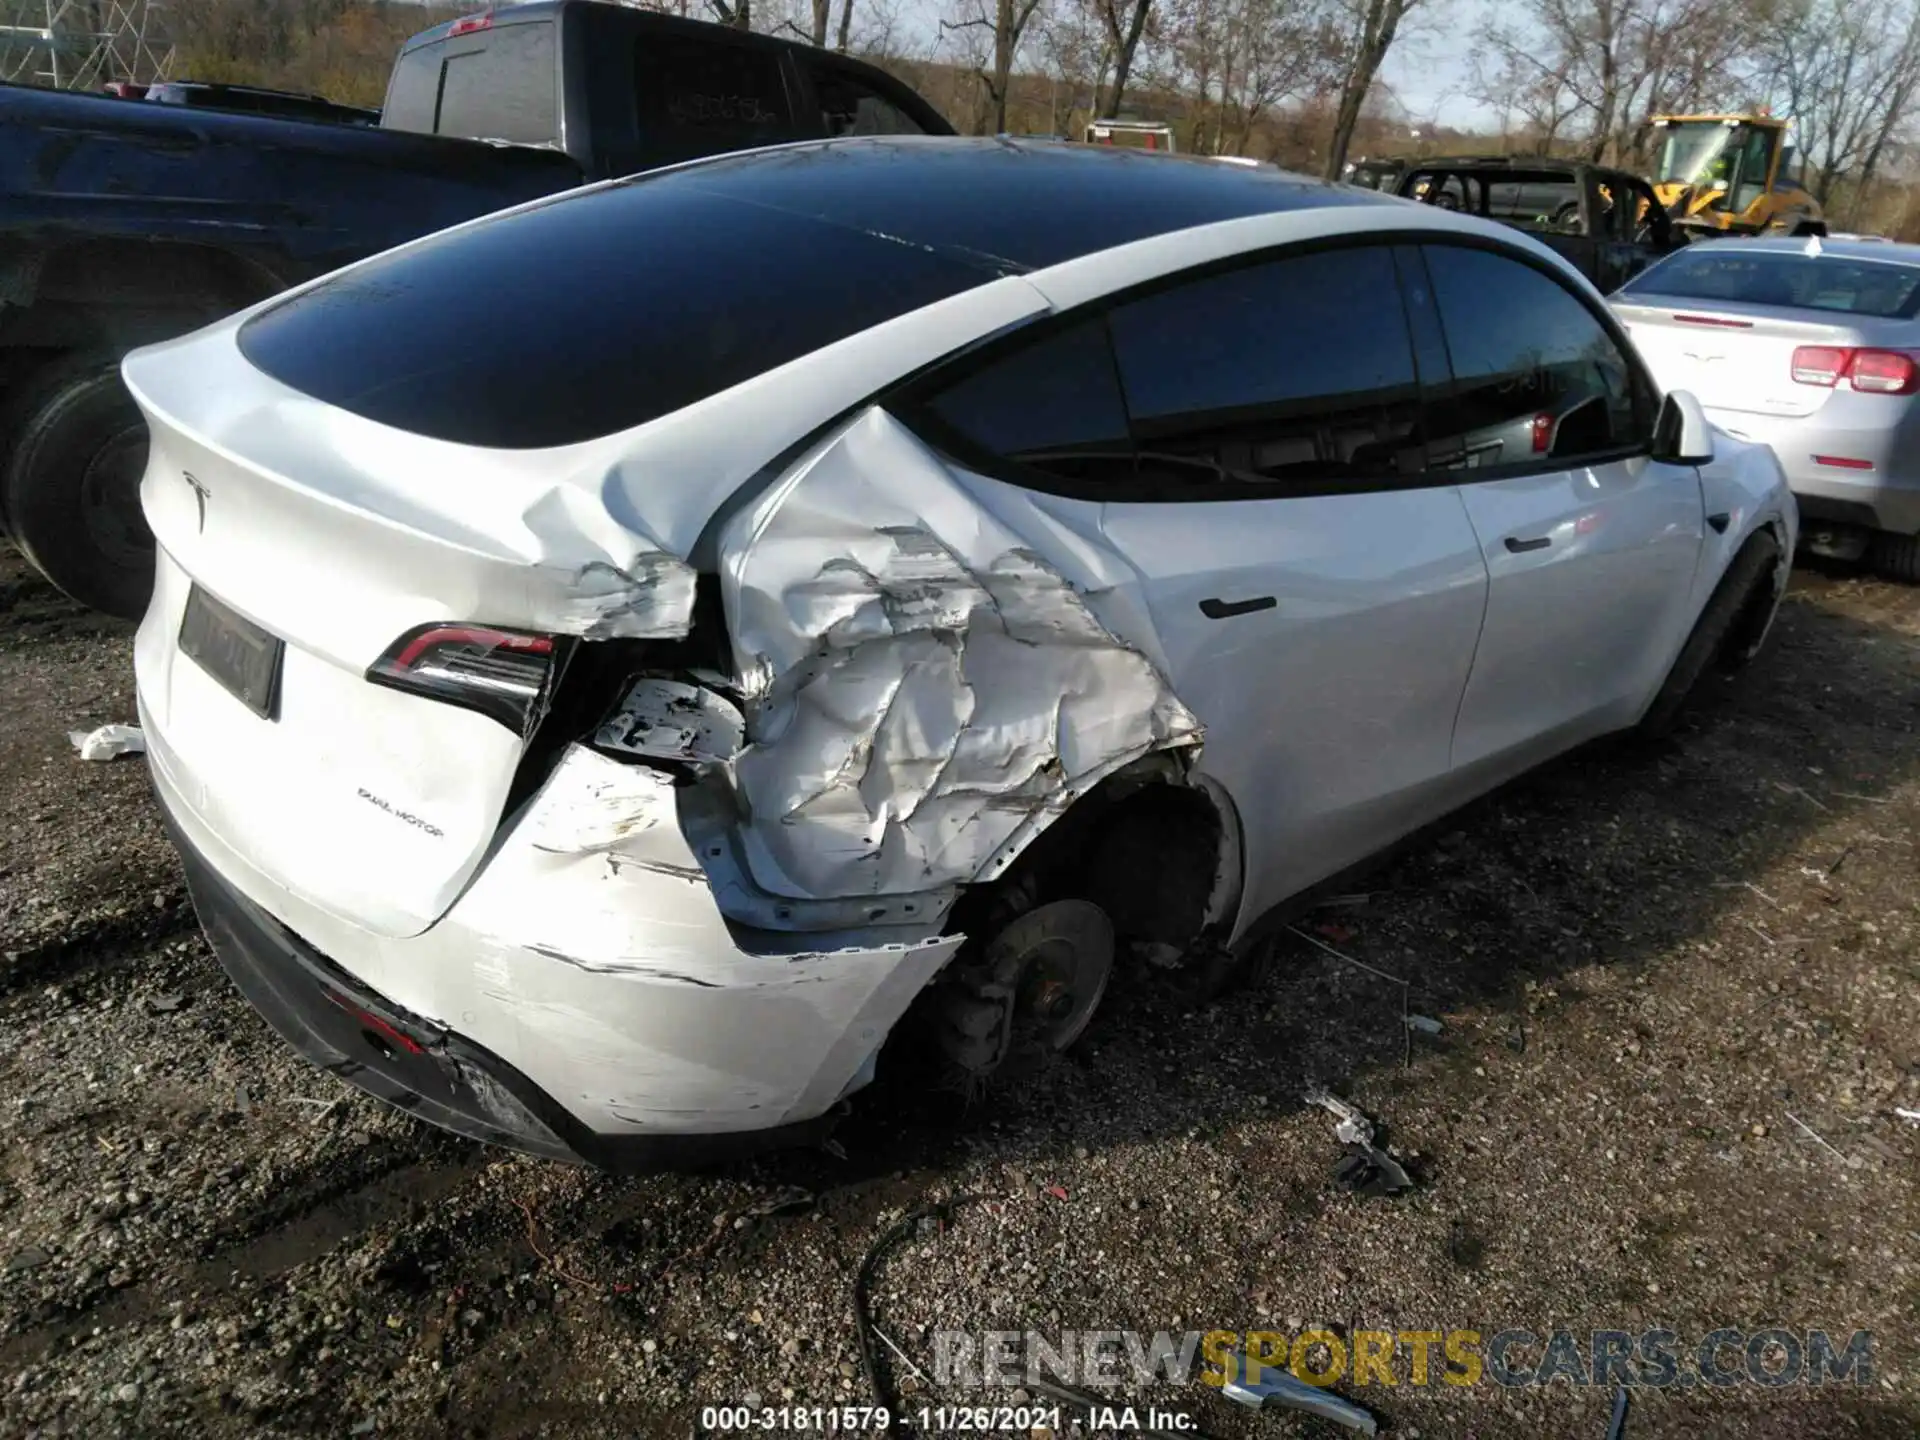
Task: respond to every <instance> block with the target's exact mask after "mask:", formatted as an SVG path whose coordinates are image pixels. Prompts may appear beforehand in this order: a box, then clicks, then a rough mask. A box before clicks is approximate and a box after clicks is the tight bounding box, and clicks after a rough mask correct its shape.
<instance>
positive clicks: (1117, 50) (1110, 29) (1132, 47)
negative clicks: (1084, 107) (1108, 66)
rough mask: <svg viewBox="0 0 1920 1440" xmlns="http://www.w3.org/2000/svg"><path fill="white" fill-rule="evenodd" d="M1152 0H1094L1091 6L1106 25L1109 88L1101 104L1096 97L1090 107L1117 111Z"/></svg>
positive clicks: (1111, 111)
mask: <svg viewBox="0 0 1920 1440" xmlns="http://www.w3.org/2000/svg"><path fill="white" fill-rule="evenodd" d="M1152 8H1153V0H1094V10H1095V12H1096V13H1097V14H1098V15H1099V17H1100V21H1101V23H1102V24H1103V25H1104V26H1105V27H1106V32H1107V43H1108V45H1109V46H1110V47H1111V51H1112V55H1113V89H1112V90H1110V91H1109V92H1108V93H1107V97H1106V103H1105V105H1104V106H1103V105H1101V103H1100V101H1099V97H1098V96H1096V97H1095V99H1094V108H1095V109H1096V110H1102V111H1103V112H1104V113H1105V114H1107V115H1118V114H1119V113H1120V101H1121V98H1122V97H1123V96H1124V95H1125V94H1126V93H1127V81H1128V80H1130V79H1131V78H1132V77H1133V58H1134V55H1135V54H1136V53H1137V52H1138V51H1139V49H1140V37H1141V36H1142V35H1143V34H1144V33H1146V28H1147V14H1148V12H1149V11H1150V10H1151V9H1152Z"/></svg>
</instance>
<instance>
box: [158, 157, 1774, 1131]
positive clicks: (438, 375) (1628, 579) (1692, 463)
mask: <svg viewBox="0 0 1920 1440" xmlns="http://www.w3.org/2000/svg"><path fill="white" fill-rule="evenodd" d="M125 375H126V379H127V383H128V385H129V386H130V387H131V388H132V391H133V393H134V395H135V396H136V397H137V398H138V400H139V402H140V404H141V407H142V409H143V410H144V411H145V413H146V415H147V418H148V421H149V423H150V426H151V429H152V433H153V445H152V458H151V461H150V465H149V469H148V471H147V474H146V477H145V480H144V484H143V490H142V498H143V502H144V505H145V508H146V512H147V515H148V518H149V519H150V521H151V522H152V526H153V530H154V533H155V535H156V536H157V537H158V541H159V561H158V575H157V584H156V587H155V591H154V597H153V602H152V608H151V609H150V610H149V612H148V614H147V617H146V620H145V623H144V625H143V626H142V627H141V630H140V635H139V640H138V645H137V650H136V668H137V674H138V681H139V693H140V708H141V716H142V720H143V722H144V724H145V727H146V735H147V743H148V747H149V754H150V759H151V765H152V770H153V776H154V780H155V783H156V786H157V788H158V792H159V796H160V800H161V803H162V806H163V808H164V810H165V812H166V815H167V817H168V819H169V822H170V824H171V826H172V827H173V830H174V833H175V836H176V838H177V840H178V843H179V846H180V849H181V853H182V855H183V857H184V859H185V864H186V869H187V874H188V878H189V880H190V882H191V886H192V892H193V896H194V900H195V904H196V906H197V908H198V910H199V914H200V916H201V919H202V921H203V923H204V925H205V927H206V929H207V931H208V933H209V935H210V937H211V939H212V942H213V945H214V948H215V950H216V952H217V953H218V955H219V956H220V958H221V960H222V962H223V963H224V965H225V966H226V967H227V969H228V970H229V971H230V972H231V974H232V975H233V977H234V979H235V980H236V981H237V982H238V984H239V985H240V987H241V989H242V990H243V991H244V992H245V993H246V994H247V995H248V996H249V997H250V999H251V1000H252V1001H253V1002H254V1004H255V1005H257V1006H258V1007H259V1009H260V1010H262V1011H263V1012H264V1013H265V1014H266V1016H267V1017H268V1019H269V1020H271V1021H272V1022H273V1024H274V1025H275V1026H276V1027H278V1028H279V1029H280V1031H281V1032H282V1033H283V1034H284V1035H285V1036H286V1037H287V1038H288V1039H289V1040H290V1041H291V1042H293V1043H294V1044H295V1045H297V1046H298V1047H299V1048H300V1050H301V1051H303V1052H304V1053H305V1054H306V1055H308V1056H309V1057H311V1058H312V1059H314V1060H315V1061H317V1062H319V1063H321V1064H323V1065H326V1066H327V1067H329V1068H331V1069H333V1070H335V1071H336V1072H337V1073H339V1074H341V1075H343V1076H344V1077H346V1078H348V1079H350V1080H352V1081H353V1082H355V1083H356V1084H359V1085H361V1086H363V1087H365V1088H367V1089H368V1090H370V1091H372V1092H373V1093H375V1094H377V1095H381V1096H383V1097H384V1098H386V1099H388V1100H391V1101H392V1102H394V1103H395V1104H398V1105H401V1106H404V1107H406V1108H408V1109H410V1110H412V1111H414V1112H415V1113H417V1114H419V1115H421V1116H422V1117H424V1118H426V1119H429V1120H432V1121H434V1122H436V1123H439V1124H442V1125H445V1126H448V1127H449V1128H452V1129H455V1130H458V1131H461V1132H463V1133H466V1134H469V1135H474V1136H478V1137H481V1138H483V1139H487V1140H490V1141H494V1142H497V1143H501V1144H506V1145H513V1146H517V1147H520V1148H523V1149H527V1150H532V1151H535V1152H538V1153H543V1154H548V1155H554V1156H563V1157H575V1158H583V1159H586V1160H588V1161H591V1162H594V1163H598V1164H603V1165H607V1166H612V1167H638V1166H646V1165H651V1164H656V1163H667V1162H673V1161H677V1160H681V1159H694V1158H697V1157H699V1156H701V1155H703V1154H706V1153H710V1152H715V1151H725V1150H737V1149H739V1148H741V1147H743V1146H751V1145H760V1144H766V1143H769V1142H772V1141H779V1140H788V1139H794V1138H799V1137H803V1136H808V1135H813V1134H816V1133H818V1132H819V1130H820V1129H821V1128H822V1127H824V1126H825V1125H827V1124H829V1123H831V1120H832V1117H833V1115H834V1113H835V1112H836V1111H837V1110H838V1108H839V1106H838V1102H839V1101H841V1099H842V1098H843V1097H845V1096H847V1095H849V1094H851V1093H852V1092H854V1091H855V1090H857V1089H858V1088H859V1087H860V1086H862V1085H863V1084H865V1083H866V1082H867V1081H868V1080H869V1079H870V1078H871V1076H872V1074H873V1070H874V1064H875V1059H876V1055H877V1054H878V1052H879V1051H880V1049H881V1046H882V1044H883V1042H885V1041H886V1040H887V1039H888V1038H889V1036H890V1035H891V1034H893V1033H894V1032H895V1031H896V1028H899V1029H900V1030H901V1031H902V1032H903V1033H913V1034H918V1035H923V1036H924V1037H925V1040H926V1044H925V1046H924V1047H923V1048H924V1049H925V1050H926V1051H927V1052H928V1053H932V1054H937V1055H939V1056H940V1057H942V1060H943V1063H944V1064H945V1065H947V1066H948V1067H950V1068H951V1069H952V1070H954V1071H956V1072H958V1074H959V1076H960V1077H961V1078H963V1079H973V1078H979V1077H984V1076H987V1075H990V1074H993V1073H995V1072H996V1071H1004V1070H1005V1069H1006V1068H1007V1067H1010V1066H1019V1065H1021V1064H1024V1063H1027V1062H1029V1061H1031V1059H1032V1058H1033V1057H1035V1056H1044V1055H1045V1054H1047V1053H1049V1052H1051V1051H1055V1050H1058V1049H1060V1048H1062V1047H1064V1046H1066V1045H1068V1044H1070V1043H1071V1042H1072V1041H1073V1040H1074V1039H1075V1038H1076V1037H1077V1036H1078V1035H1079V1034H1080V1033H1081V1032H1082V1031H1083V1030H1084V1028H1085V1027H1086V1025H1087V1024H1088V1022H1089V1020H1090V1018H1091V1016H1092V1014H1093V1011H1094V1008H1095V1006H1096V1005H1097V1004H1098V1002H1099V1000H1100V998H1101V995H1102V993H1103V992H1104V991H1105V989H1106V988H1107V985H1108V981H1109V977H1110V975H1111V974H1112V973H1113V972H1114V956H1115V953H1116V950H1130V951H1131V952H1132V953H1137V954H1140V955H1143V956H1145V957H1148V958H1149V959H1151V960H1154V961H1157V962H1159V963H1162V964H1188V965H1194V966H1202V967H1209V968H1210V969H1211V968H1220V967H1224V965H1225V964H1226V963H1227V959H1228V957H1232V956H1234V955H1239V954H1245V953H1247V952H1248V951H1249V950H1250V949H1251V947H1253V946H1255V945H1257V944H1259V943H1261V941H1262V937H1263V935H1265V934H1267V933H1270V926H1271V924H1272V923H1273V920H1274V917H1276V916H1277V915H1279V914H1282V913H1284V912H1283V911H1282V908H1281V907H1283V906H1284V905H1286V904H1287V902H1289V901H1295V900H1297V898H1298V897H1299V896H1301V895H1302V893H1303V892H1305V891H1308V890H1309V889H1310V888H1311V887H1315V886H1317V885H1319V884H1321V883H1322V882H1326V881H1329V880H1330V879H1331V878H1332V877H1335V876H1337V875H1338V874H1339V872H1341V871H1342V870H1344V869H1347V868H1350V867H1352V866H1353V865H1355V864H1356V863H1357V862H1359V861H1361V860H1363V859H1364V858H1366V857H1367V856H1368V855H1369V854H1371V853H1373V852H1375V851H1377V850H1379V849H1380V848H1381V847H1383V846H1384V845H1386V844H1388V843H1389V842H1391V841H1394V840H1396V839H1398V838H1400V837H1402V836H1404V835H1406V834H1408V833H1409V832H1411V831H1413V830H1415V829H1416V828H1418V827H1420V826H1422V825H1424V824H1426V823H1427V822H1430V821H1432V820H1434V819H1436V818H1437V817H1439V816H1441V815H1443V814H1444V813H1445V812H1447V811H1448V810H1450V809H1453V808H1455V807H1457V806H1459V805H1460V804H1462V803H1463V802H1465V801H1467V800H1469V799H1471V798H1472V797H1474V796H1477V795H1479V794H1481V793H1483V792H1485V791H1487V790H1488V789H1490V788H1492V787H1494V786H1496V785H1498V784H1500V783H1501V782H1503V781H1505V780H1507V779H1509V778H1510V777H1512V776H1514V775H1517V774H1519V773H1520V772H1522V771H1524V770H1526V769H1527V768H1529V767H1530V766H1533V765H1536V764H1538V763H1540V762H1541V761H1543V760H1545V759H1547V758H1548V757H1549V756H1552V755H1554V754H1557V753H1559V752H1561V751H1564V750H1566V749H1568V748H1569V747H1572V746H1574V745H1577V744H1579V743H1581V742H1583V741H1586V740H1589V739H1591V738H1593V737H1596V736H1599V735H1602V734H1605V733H1607V732H1611V731H1618V730H1622V729H1627V728H1630V727H1634V726H1641V727H1644V728H1647V729H1650V730H1662V729H1665V728H1667V727H1669V726H1670V725H1671V724H1672V723H1673V719H1674V716H1675V714H1676V713H1677V712H1678V710H1679V708H1680V705H1681V702H1682V701H1683V700H1684V699H1685V698H1686V695H1687V693H1688V691H1689V690H1690V689H1691V688H1692V687H1693V685H1694V682H1695V680H1696V679H1697V678H1698V677H1700V676H1701V675H1702V674H1703V673H1704V672H1706V671H1707V670H1708V669H1709V668H1710V667H1720V668H1733V667H1737V666H1738V665H1739V664H1740V663H1742V662H1743V661H1745V660H1746V659H1748V658H1749V657H1751V656H1752V654H1753V653H1754V652H1755V651H1756V650H1757V649H1758V647H1759V645H1760V642H1761V640H1762V639H1763V637H1764V635H1765V633H1766V631H1767V629H1768V626H1769V624H1770V622H1771V620H1772V617H1773V614H1774V611H1775V607H1776V605H1777V602H1778V600H1779V596H1780V594H1781V591H1782V589H1783V587H1784V585H1785V582H1786V578H1787V567H1788V556H1790V555H1791V553H1792V550H1793V545H1794V540H1795V525H1796V520H1795V511H1794V507H1793V503H1792V499H1791V497H1790V496H1789V494H1788V492H1787V489H1786V487H1785V485H1784V483H1783V481H1782V478H1781V472H1780V467H1779V465H1778V464H1777V463H1776V461H1775V460H1774V457H1773V456H1772V454H1771V453H1770V452H1769V451H1768V450H1767V449H1766V448H1764V447H1762V446H1755V445H1747V444H1743V443H1741V442H1739V441H1736V440H1732V439H1730V438H1728V437H1726V436H1724V435H1721V434H1718V433H1716V432H1714V431H1712V430H1711V429H1710V428H1709V426H1708V425H1707V423H1706V422H1705V420H1704V418H1703V416H1702V413H1701V411H1700V408H1699V406H1698V405H1697V404H1695V403H1694V402H1693V401H1692V400H1691V399H1690V398H1689V397H1687V396H1686V395H1684V394H1672V395H1669V396H1667V397H1666V399H1665V401H1664V403H1662V402H1661V401H1659V400H1658V399H1657V398H1656V392H1655V390H1654V388H1653V386H1652V384H1651V383H1650V381H1649V378H1648V376H1647V374H1646V372H1645V370H1644V368H1643V366H1642V364H1641V362H1640V360H1639V358H1638V357H1637V356H1636V355H1635V353H1634V351H1633V348H1632V346H1631V345H1630V344H1629V343H1628V341H1627V339H1626V337H1625V335H1624V334H1623V333H1622V331H1621V329H1620V327H1619V325H1618V324H1617V323H1616V321H1615V320H1614V319H1613V317H1612V316H1611V315H1610V314H1609V312H1608V310H1607V308H1606V306H1605V305H1604V304H1603V303H1602V301H1601V299H1600V297H1599V296H1598V295H1597V294H1596V293H1595V292H1594V291H1593V289H1592V288H1591V287H1590V286H1589V285H1588V284H1587V283H1586V282H1585V281H1584V280H1582V279H1581V278H1580V277H1579V276H1578V275H1577V274H1576V273H1575V272H1574V271H1573V270H1572V269H1571V268H1570V267H1568V266H1567V265H1566V264H1564V263H1562V262H1561V261H1560V260H1559V259H1558V258H1556V257H1555V255H1554V254H1553V253H1552V252H1551V251H1550V250H1548V249H1546V248H1545V247H1543V246H1541V245H1539V244H1537V243H1535V242H1534V241H1532V240H1531V239H1529V238H1527V237H1526V236H1524V235H1522V234H1520V233H1518V232H1516V231H1513V230H1510V229H1507V228H1505V227H1502V226H1498V225H1493V224H1489V223H1485V222H1481V221H1478V220H1475V219H1472V218H1467V217H1462V216H1458V215H1454V214H1449V213H1447V212H1444V211H1441V210H1438V209H1436V208H1434V207H1431V206H1421V205H1416V204H1412V203H1409V202H1405V201H1401V200H1396V199H1393V198H1390V197H1386V196H1382V195H1379V194H1377V193H1373V192H1368V191H1363V190H1355V189H1349V188H1347V187H1342V186H1328V185H1323V184H1319V183H1316V182H1312V181H1309V180H1305V179H1301V178H1299V177H1295V176H1289V175H1285V174H1282V173H1280V172H1277V171H1272V170H1268V169H1247V168H1242V167H1235V166H1223V165H1215V164H1211V163H1208V162H1206V161H1204V160H1187V159H1180V158H1174V157H1170V156H1160V155H1147V154H1141V153H1136V152H1129V151H1124V150H1118V151H1117V150H1113V149H1108V148H1105V147H1087V146H1077V145H1061V144H1049V143H1038V142H1023V141H1014V140H1006V139H999V140H934V139H913V140H896V139H873V140H845V141H835V142H828V143H822V144H807V145H799V146H790V147H783V148H781V149H777V150H769V151H761V152H754V153H749V154H744V155H736V156H731V157H726V158H722V159H716V160H712V161H706V162H701V163H697V164H692V165H688V166H684V167H679V168H676V169H673V170H669V171H664V172H659V173H657V174H654V175H652V176H648V177H643V178H640V179H636V180H629V181H622V182H617V183H614V184H609V185H603V186H599V187H595V188H593V189H590V190H585V191H580V192H576V193H574V194H571V195H568V196H566V197H563V198H559V199H554V200H549V201H542V202H539V203H537V204H534V205H530V206H526V207H523V208H520V209H518V210H515V211H511V212H507V213H505V214H502V215H498V216H494V217H491V218H488V219H485V220H481V221H478V222H476V223H473V224H470V225H466V226H463V227H460V228H458V229H455V230H452V231H448V232H445V233H443V234H440V235H437V236H433V237H430V238H428V239H425V240H422V241H420V242H418V243H415V244H411V245H408V246H405V247H403V248H401V249H399V250H395V251H392V252H390V253H388V254H385V255H382V256H379V257H376V258H374V259H372V260H369V261H366V262H365V263H362V264H359V265H355V266H353V267H351V268H349V269H346V270H343V271H340V272H338V273H337V274H334V275H332V276H329V277H327V278H324V279H322V280H319V281H317V282H315V283H313V284H310V285H307V286H305V287H303V288H301V289H299V290H297V291H294V292H292V293H290V294H288V295H285V296H282V297H279V298H276V299H274V300H271V301H268V302H266V303H264V304H262V305H259V306H256V307H255V308H253V309H252V310H250V311H247V312H245V313H243V314H240V315H238V316H235V317H233V318H232V319H229V320H226V321H223V322H221V323H219V324H216V325H214V326H211V327H209V328H207V329H205V330H202V331H201V332H199V333H198V334H195V335H192V336H189V337H187V338H185V339H182V340H178V341H174V342H171V343H169V344H165V345H160V346H155V347H153V348H151V349H147V350H143V351H140V352H137V353H135V354H134V355H132V356H130V357H129V358H128V359H127V361H126V364H125Z"/></svg>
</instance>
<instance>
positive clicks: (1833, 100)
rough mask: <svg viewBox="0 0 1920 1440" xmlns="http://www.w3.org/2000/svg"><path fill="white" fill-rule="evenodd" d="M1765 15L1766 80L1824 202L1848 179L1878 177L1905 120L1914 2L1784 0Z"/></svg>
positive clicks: (1918, 48)
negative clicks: (1789, 122) (1789, 118)
mask: <svg viewBox="0 0 1920 1440" xmlns="http://www.w3.org/2000/svg"><path fill="white" fill-rule="evenodd" d="M1768 11H1769V13H1768V14H1767V19H1768V21H1769V23H1768V25H1767V26H1766V30H1765V38H1764V40H1763V42H1762V43H1763V52H1762V53H1763V60H1762V64H1763V74H1764V77H1765V79H1766V81H1767V82H1768V84H1769V88H1770V89H1771V90H1772V91H1773V92H1774V93H1775V94H1776V95H1777V96H1779V98H1780V99H1782V100H1783V101H1784V102H1785V105H1786V109H1787V113H1789V114H1790V115H1791V116H1792V117H1793V121H1794V126H1795V129H1796V131H1797V132H1798V135H1799V138H1800V143H1801V147H1802V149H1803V150H1804V151H1805V152H1806V154H1807V157H1808V159H1809V160H1810V161H1811V162H1812V165H1813V177H1812V181H1813V183H1812V189H1813V193H1814V195H1815V197H1816V198H1817V199H1818V200H1819V201H1820V203H1821V204H1822V205H1825V204H1827V203H1828V201H1829V199H1830V198H1831V197H1832V195H1833V193H1834V188H1835V185H1836V184H1837V183H1838V182H1839V181H1840V179H1841V178H1842V177H1843V176H1847V175H1849V174H1852V173H1854V172H1860V173H1859V174H1858V177H1857V178H1858V179H1859V180H1861V181H1862V182H1865V181H1870V180H1871V179H1872V173H1873V170H1874V169H1875V168H1876V167H1877V165H1878V163H1879V160H1880V157H1881V156H1882V155H1883V154H1884V153H1885V150H1886V146H1887V144H1888V142H1889V141H1890V140H1891V139H1892V138H1893V137H1894V135H1895V134H1896V133H1897V132H1898V130H1899V128H1900V127H1901V126H1902V125H1903V124H1904V123H1906V122H1907V120H1908V119H1909V116H1908V114H1907V112H1908V110H1909V108H1910V106H1911V102H1912V100H1913V97H1914V92H1915V86H1916V81H1920V18H1917V17H1916V12H1915V9H1914V6H1913V3H1912V0H1858V3H1846V0H1786V3H1784V4H1781V5H1778V6H1777V7H1776V6H1769V7H1768Z"/></svg>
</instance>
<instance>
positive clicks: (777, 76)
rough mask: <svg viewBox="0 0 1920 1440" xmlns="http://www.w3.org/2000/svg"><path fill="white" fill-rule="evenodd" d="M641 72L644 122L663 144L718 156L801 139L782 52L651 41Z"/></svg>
mask: <svg viewBox="0 0 1920 1440" xmlns="http://www.w3.org/2000/svg"><path fill="white" fill-rule="evenodd" d="M633 68H634V84H635V87H636V93H637V94H638V96H639V103H640V115H641V120H642V123H643V125H644V126H645V128H646V129H647V131H648V132H649V133H650V134H652V135H654V136H655V137H657V138H658V139H662V140H665V141H667V142H669V143H671V142H672V140H673V139H674V138H675V137H678V138H679V139H680V140H682V141H683V142H692V143H697V144H698V145H699V146H700V147H701V148H702V149H703V150H712V149H714V148H716V147H719V148H725V149H745V148H747V147H749V146H753V145H770V144H777V143H779V142H780V141H783V140H791V139H794V138H795V136H794V126H793V109H792V106H791V105H790V104H789V103H788V100H787V87H786V81H785V78H784V77H783V76H782V74H781V67H780V56H779V53H778V52H777V51H775V50H771V49H763V48H762V47H760V46H757V45H736V44H732V43H729V42H727V41H725V40H711V39H704V38H703V39H700V40H682V39H677V38H674V37H670V36H661V37H651V36H649V37H645V38H643V39H641V40H640V41H639V43H638V45H637V47H636V48H635V50H634V64H633Z"/></svg>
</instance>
